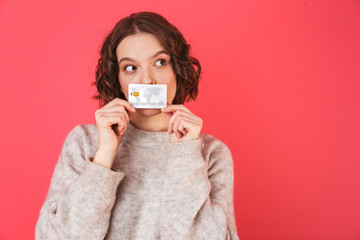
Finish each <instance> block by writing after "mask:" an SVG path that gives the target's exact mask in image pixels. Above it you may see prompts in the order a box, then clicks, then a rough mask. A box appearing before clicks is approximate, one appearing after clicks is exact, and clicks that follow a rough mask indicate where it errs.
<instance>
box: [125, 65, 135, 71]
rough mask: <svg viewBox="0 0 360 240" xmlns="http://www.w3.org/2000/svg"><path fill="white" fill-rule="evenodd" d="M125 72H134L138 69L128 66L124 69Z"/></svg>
mask: <svg viewBox="0 0 360 240" xmlns="http://www.w3.org/2000/svg"><path fill="white" fill-rule="evenodd" d="M124 70H125V71H126V72H133V71H135V70H136V67H135V66H134V65H127V66H125V67H124Z"/></svg>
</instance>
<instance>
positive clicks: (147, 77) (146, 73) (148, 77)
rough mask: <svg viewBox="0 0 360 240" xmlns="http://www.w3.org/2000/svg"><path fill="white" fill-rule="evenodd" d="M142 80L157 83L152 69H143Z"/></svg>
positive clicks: (143, 82)
mask: <svg viewBox="0 0 360 240" xmlns="http://www.w3.org/2000/svg"><path fill="white" fill-rule="evenodd" d="M140 82H141V83H142V84H155V83H156V80H155V77H154V75H153V74H152V72H151V70H149V69H146V70H144V71H143V74H142V77H141V80H140Z"/></svg>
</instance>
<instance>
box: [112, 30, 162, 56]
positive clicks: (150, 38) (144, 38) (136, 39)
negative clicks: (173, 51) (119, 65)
mask: <svg viewBox="0 0 360 240" xmlns="http://www.w3.org/2000/svg"><path fill="white" fill-rule="evenodd" d="M163 49H164V47H163V46H162V44H161V43H160V41H159V39H158V38H157V37H156V36H155V35H154V34H151V33H136V34H134V35H129V36H127V37H125V38H124V39H123V40H122V41H121V42H120V43H119V45H118V46H117V48H116V55H117V57H118V59H119V58H121V57H130V58H141V57H145V58H146V57H149V56H151V55H153V54H154V53H155V52H158V51H160V50H163Z"/></svg>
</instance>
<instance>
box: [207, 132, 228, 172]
mask: <svg viewBox="0 0 360 240" xmlns="http://www.w3.org/2000/svg"><path fill="white" fill-rule="evenodd" d="M200 137H201V138H202V141H203V147H202V153H203V156H204V157H205V158H206V161H207V162H208V164H209V167H210V166H212V165H213V164H214V163H216V164H225V165H228V166H229V167H232V166H233V158H232V154H231V151H230V149H229V147H228V146H227V145H226V144H225V143H224V142H223V141H222V140H220V139H217V138H216V137H214V136H213V135H210V134H204V133H202V134H200Z"/></svg>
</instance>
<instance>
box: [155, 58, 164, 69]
mask: <svg viewBox="0 0 360 240" xmlns="http://www.w3.org/2000/svg"><path fill="white" fill-rule="evenodd" d="M155 65H156V66H158V67H161V66H164V65H166V60H165V59H159V60H157V61H156V63H155Z"/></svg>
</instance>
